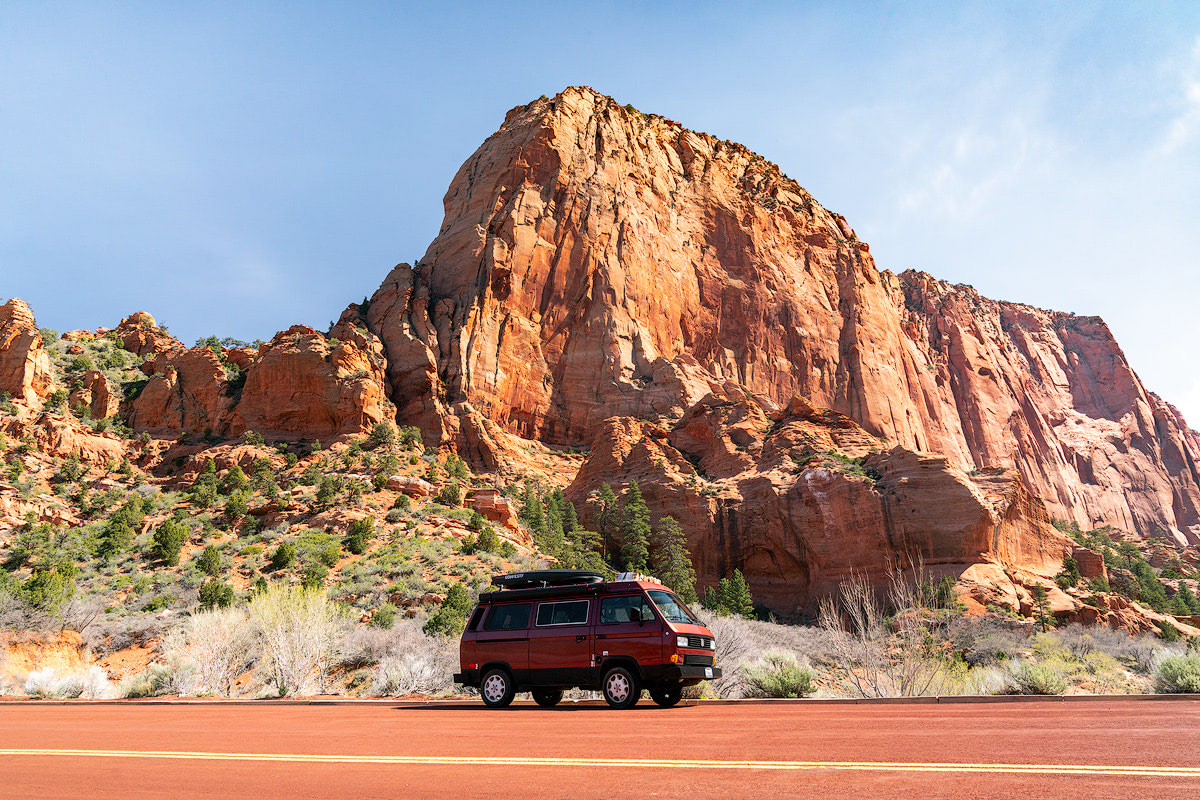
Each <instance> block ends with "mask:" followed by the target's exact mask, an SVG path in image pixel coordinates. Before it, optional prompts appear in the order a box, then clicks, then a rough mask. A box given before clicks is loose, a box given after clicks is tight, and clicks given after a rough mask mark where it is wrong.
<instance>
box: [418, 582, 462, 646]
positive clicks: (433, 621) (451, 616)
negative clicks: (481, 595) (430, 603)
mask: <svg viewBox="0 0 1200 800" xmlns="http://www.w3.org/2000/svg"><path fill="white" fill-rule="evenodd" d="M470 613H471V595H470V594H468V593H467V587H465V586H463V585H462V584H461V583H455V584H452V585H451V586H450V589H449V591H447V592H446V599H445V600H443V601H442V604H441V605H440V606H438V610H437V611H435V612H433V614H432V615H431V616H430V617H429V619H428V620H427V621H426V622H425V625H424V627H422V628H421V630H423V631H425V633H427V634H429V635H431V636H460V635H462V632H463V628H465V627H467V615H469V614H470Z"/></svg>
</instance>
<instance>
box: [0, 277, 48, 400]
mask: <svg viewBox="0 0 1200 800" xmlns="http://www.w3.org/2000/svg"><path fill="white" fill-rule="evenodd" d="M53 383H54V380H53V377H52V374H51V372H50V356H48V355H46V350H45V347H44V345H43V344H42V335H41V333H39V332H38V327H37V323H36V322H34V319H33V312H32V311H30V310H29V306H27V305H26V304H25V302H24V301H23V300H19V299H18V298H16V297H14V298H12V299H11V300H9V301H8V302H7V303H5V304H4V305H0V392H8V394H9V395H11V396H12V397H14V398H16V399H18V400H22V401H24V402H25V403H27V404H30V405H33V404H37V403H40V402H41V401H42V400H44V399H46V398H47V397H49V396H50V393H51V392H52V391H53Z"/></svg>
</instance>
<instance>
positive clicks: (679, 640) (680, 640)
mask: <svg viewBox="0 0 1200 800" xmlns="http://www.w3.org/2000/svg"><path fill="white" fill-rule="evenodd" d="M675 646H676V647H687V646H688V637H686V636H676V637H675Z"/></svg>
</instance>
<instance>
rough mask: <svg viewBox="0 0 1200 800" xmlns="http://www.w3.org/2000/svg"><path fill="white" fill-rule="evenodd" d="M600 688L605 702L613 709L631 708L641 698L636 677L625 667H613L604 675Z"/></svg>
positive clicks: (640, 688) (639, 686)
mask: <svg viewBox="0 0 1200 800" xmlns="http://www.w3.org/2000/svg"><path fill="white" fill-rule="evenodd" d="M600 688H601V691H603V692H604V700H605V702H607V703H608V704H609V705H610V706H612V707H613V708H633V706H634V704H635V703H637V701H638V698H640V697H641V696H642V687H641V685H639V684H638V679H637V676H636V675H634V674H633V673H632V672H630V671H629V670H627V669H625V667H613V668H612V669H610V670H609V671H608V672H606V673H604V681H603V682H602V683H601V685H600Z"/></svg>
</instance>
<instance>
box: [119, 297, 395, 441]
mask: <svg viewBox="0 0 1200 800" xmlns="http://www.w3.org/2000/svg"><path fill="white" fill-rule="evenodd" d="M243 365H244V366H243ZM142 369H143V371H145V372H146V373H147V374H148V375H150V376H151V379H150V381H149V383H147V384H146V386H145V388H143V389H142V391H141V393H140V394H139V395H138V396H137V398H136V399H134V400H133V401H132V403H131V405H130V412H129V424H130V426H131V427H133V428H134V429H135V430H146V431H150V432H151V433H157V434H178V433H180V432H184V433H203V434H211V435H213V436H238V435H241V434H242V433H244V432H246V431H255V432H256V433H258V434H260V435H263V436H267V437H271V438H276V439H286V438H291V439H298V438H305V439H322V440H327V439H331V438H334V437H337V436H341V435H344V434H359V433H364V432H366V431H369V430H370V429H371V427H372V426H373V425H374V424H375V423H378V422H382V421H384V420H389V419H392V418H393V417H394V414H395V411H394V408H393V406H392V404H391V401H390V400H388V398H387V394H386V386H387V383H386V380H387V379H386V375H385V363H384V356H383V345H382V344H381V343H380V342H379V340H378V339H377V338H376V337H375V336H374V335H372V334H370V333H369V332H366V331H365V329H360V328H358V327H356V324H355V322H354V319H353V318H348V319H344V320H343V321H342V322H340V323H339V324H338V325H337V326H335V327H334V329H333V330H332V331H331V333H330V336H329V337H326V336H325V335H324V334H321V333H319V332H317V331H315V330H313V329H312V328H309V327H307V326H304V325H295V326H293V327H291V328H289V329H288V330H286V331H283V332H281V333H279V334H277V335H276V336H275V338H273V339H272V340H271V341H270V342H268V343H267V344H264V345H262V347H260V348H258V349H257V350H247V349H241V348H239V349H234V350H226V349H224V348H222V349H221V352H220V353H218V352H216V351H215V349H213V348H209V347H194V348H191V349H183V348H182V347H180V348H177V349H174V350H169V351H167V352H164V353H156V354H155V355H154V356H153V357H151V358H149V359H147V361H146V362H145V363H143V365H142Z"/></svg>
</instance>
